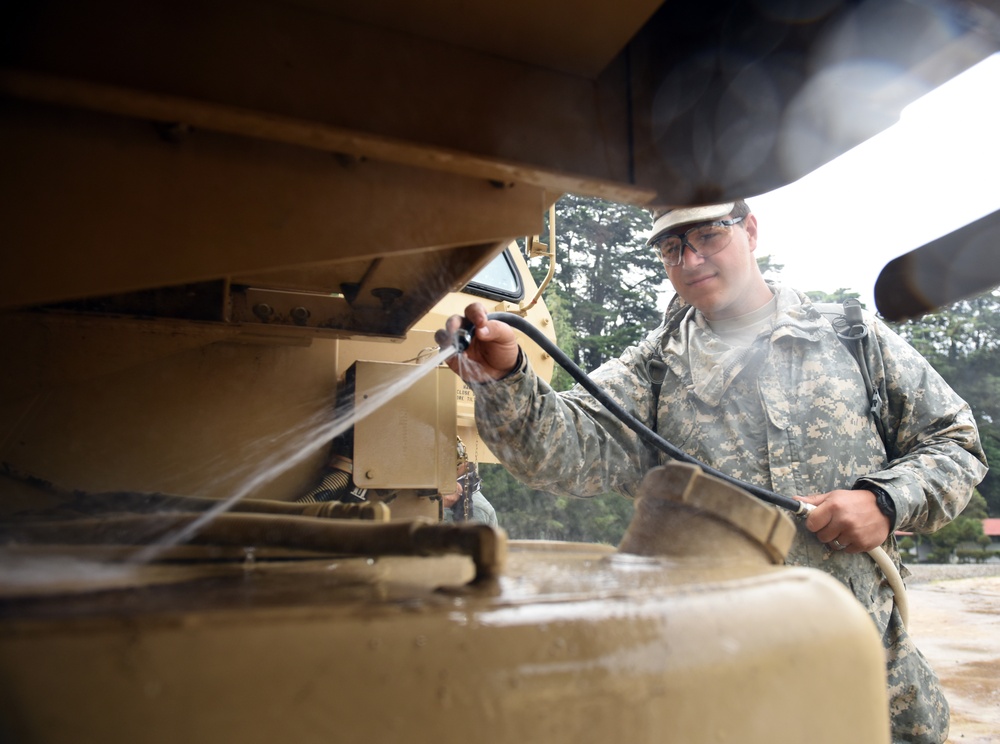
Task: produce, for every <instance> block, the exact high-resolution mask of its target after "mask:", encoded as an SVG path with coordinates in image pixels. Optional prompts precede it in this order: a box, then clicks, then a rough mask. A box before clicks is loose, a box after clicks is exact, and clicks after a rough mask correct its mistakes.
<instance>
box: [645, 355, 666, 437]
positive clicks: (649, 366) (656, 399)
mask: <svg viewBox="0 0 1000 744" xmlns="http://www.w3.org/2000/svg"><path fill="white" fill-rule="evenodd" d="M646 374H648V375H649V389H650V390H651V391H652V393H653V425H652V426H650V427H649V428H650V429H652V430H653V431H654V432H655V431H656V414H657V411H659V410H660V388H662V387H663V381H664V380H665V379H666V378H667V363H666V362H665V361H663V356H662V355H661V354H660V350H659V349H656V350H655V351H653V355H652V356H651V357H650V358H649V361H648V362H646Z"/></svg>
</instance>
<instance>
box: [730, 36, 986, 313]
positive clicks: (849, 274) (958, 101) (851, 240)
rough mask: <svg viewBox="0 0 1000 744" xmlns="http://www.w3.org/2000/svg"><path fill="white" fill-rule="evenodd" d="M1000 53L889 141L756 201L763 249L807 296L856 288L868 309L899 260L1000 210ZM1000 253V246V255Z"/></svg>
mask: <svg viewBox="0 0 1000 744" xmlns="http://www.w3.org/2000/svg"><path fill="white" fill-rule="evenodd" d="M998 132H1000V54H995V55H993V56H992V57H990V58H988V59H987V60H985V61H984V62H982V63H980V64H979V65H977V66H976V67H974V68H971V69H970V70H968V71H967V72H965V73H964V74H962V75H960V76H959V77H958V78H955V79H953V80H951V81H950V82H948V83H947V84H945V85H944V86H942V87H940V88H938V89H936V90H934V91H932V92H931V93H929V94H927V95H926V96H924V97H923V98H921V99H919V100H918V101H916V102H914V103H913V104H911V105H910V106H909V107H907V108H906V109H904V111H903V114H902V116H901V117H900V121H899V123H898V124H896V125H895V126H893V127H891V128H890V129H888V130H886V131H885V132H883V133H882V134H880V135H878V136H876V137H874V138H872V139H870V140H868V141H867V142H865V143H863V144H861V145H859V146H858V147H856V148H855V149H853V150H851V151H850V152H848V153H846V154H845V155H843V156H841V157H839V158H837V159H836V160H834V161H832V162H830V163H828V164H827V165H825V166H823V167H822V168H820V169H818V170H816V171H814V172H812V173H810V174H809V175H807V176H805V177H804V178H802V179H800V180H799V181H796V182H795V183H793V184H790V185H788V186H785V187H784V188H781V189H778V190H777V191H772V192H769V193H767V194H762V195H760V196H757V197H750V198H748V199H747V202H748V203H749V204H750V208H751V209H752V210H753V212H754V213H755V214H756V215H757V219H758V224H759V230H760V233H759V235H760V237H759V244H758V251H760V253H761V255H770V256H771V257H772V258H773V260H774V261H776V262H778V263H783V264H785V269H784V270H783V271H782V274H781V279H782V281H783V282H784V283H786V284H789V285H791V286H794V287H796V288H797V289H801V290H814V289H819V290H825V291H828V292H832V291H834V290H836V289H839V288H841V287H847V288H849V289H853V290H854V291H857V292H859V293H860V294H861V299H862V301H863V302H864V303H865V305H866V306H867V307H868V308H869V309H874V307H875V303H874V300H873V299H872V292H873V288H874V285H875V280H876V279H877V278H878V273H879V271H881V269H882V267H883V266H885V264H886V263H887V262H888V261H890V260H891V259H893V258H895V257H896V256H899V255H901V254H903V253H906V252H908V251H910V250H912V249H914V248H917V247H918V246H921V245H923V244H924V243H927V242H929V241H931V240H934V239H935V238H938V237H940V236H942V235H945V234H947V233H949V232H952V231H953V230H956V229H958V228H960V227H962V226H963V225H966V224H968V223H969V222H972V221H974V220H976V219H978V218H980V217H983V216H985V215H987V214H989V213H991V212H994V211H996V210H997V209H1000V134H998ZM998 248H1000V247H998Z"/></svg>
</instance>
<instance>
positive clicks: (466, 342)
mask: <svg viewBox="0 0 1000 744" xmlns="http://www.w3.org/2000/svg"><path fill="white" fill-rule="evenodd" d="M473 330H475V326H473V325H472V321H471V320H469V319H468V318H466V319H465V320H463V321H462V325H461V326H460V327H459V328H458V329H457V330H456V331H455V332H454V333H453V334H452V345H453V346H454V347H455V348H456V349H458V353H459V354H461V353H462V352H463V351H465V350H466V349H468V348H469V346H470V345H471V344H472V332H473Z"/></svg>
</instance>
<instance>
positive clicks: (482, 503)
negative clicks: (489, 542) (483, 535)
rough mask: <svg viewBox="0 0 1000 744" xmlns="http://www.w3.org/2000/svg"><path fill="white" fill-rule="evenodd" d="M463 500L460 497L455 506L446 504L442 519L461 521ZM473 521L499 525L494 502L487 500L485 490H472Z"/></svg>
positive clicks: (491, 525) (492, 525)
mask: <svg viewBox="0 0 1000 744" xmlns="http://www.w3.org/2000/svg"><path fill="white" fill-rule="evenodd" d="M461 509H462V500H461V499H459V500H458V502H456V504H455V505H454V506H451V507H448V506H446V507H445V508H444V509H442V519H443V521H445V522H456V521H459V519H458V517H460V516H461ZM471 521H473V522H479V523H480V524H488V525H489V526H490V527H499V526H500V523H499V522H498V521H497V511H496V509H494V508H493V504H491V503H490V502H489V501H487V500H486V497H485V496H483V492H482V491H479V490H475V491H473V492H472V519H471Z"/></svg>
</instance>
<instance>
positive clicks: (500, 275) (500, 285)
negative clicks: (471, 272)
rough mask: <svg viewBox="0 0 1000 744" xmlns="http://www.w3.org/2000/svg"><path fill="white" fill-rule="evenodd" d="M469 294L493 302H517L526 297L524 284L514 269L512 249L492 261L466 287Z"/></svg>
mask: <svg viewBox="0 0 1000 744" xmlns="http://www.w3.org/2000/svg"><path fill="white" fill-rule="evenodd" d="M465 291H466V292H468V293H469V294H474V295H478V296H480V297H488V298H490V299H493V300H510V301H517V300H520V299H522V298H523V297H524V284H522V283H521V276H520V274H518V273H517V270H516V268H515V267H514V259H513V258H512V257H511V255H510V249H507V250H505V251H504V252H503V253H501V254H500V255H499V256H497V257H496V258H494V259H493V260H492V261H490V262H489V263H488V264H486V266H484V267H483V269H482V270H481V271H480V272H479V273H478V274H476V275H475V276H474V277H473V278H472V281H471V282H469V283H468V285H466V287H465Z"/></svg>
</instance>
